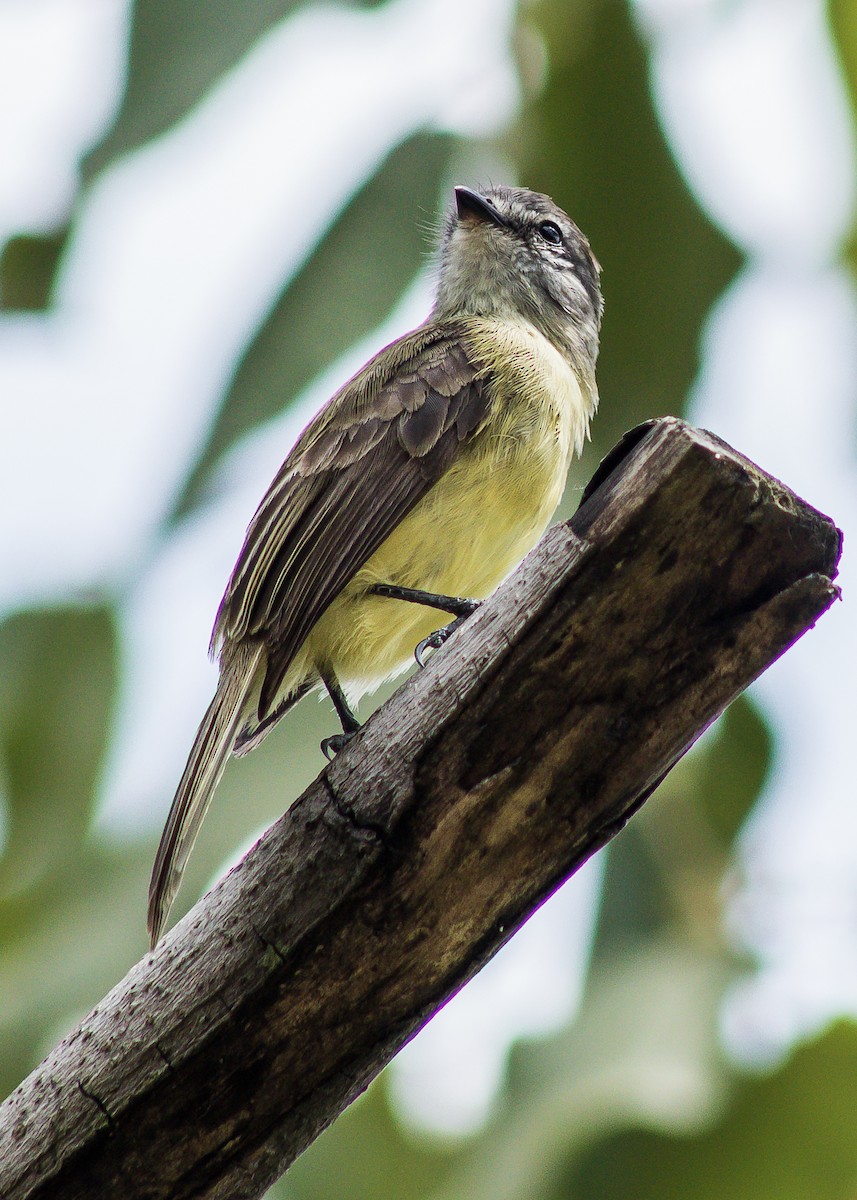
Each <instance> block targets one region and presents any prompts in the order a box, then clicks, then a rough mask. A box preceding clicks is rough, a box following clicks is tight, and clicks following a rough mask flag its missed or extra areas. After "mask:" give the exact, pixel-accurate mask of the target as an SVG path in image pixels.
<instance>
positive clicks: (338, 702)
mask: <svg viewBox="0 0 857 1200" xmlns="http://www.w3.org/2000/svg"><path fill="white" fill-rule="evenodd" d="M319 674H320V675H321V681H322V683H323V684H324V686H325V687H326V688H327V692H328V695H329V696H330V698H331V700H332V701H333V707H334V708H335V709H336V715H337V716H338V717H339V720H340V722H341V723H342V733H336V734H334V736H333V737H329V738H325V739H324V741H323V742H322V743H321V751H322V754H324V755H325V757H326V758H330V759H332V758H333V756H334V754H338V753H339V751H340V750H341V749H342V748H343V746H347V745H348V743H349V742H350V741H351V739H352V738H353V737H354V735H355V733H356V732H357V730H358V729H359V728H360V722H359V721H358V720H357V718H356V717H355V715H354V713H353V712H352V711H351V709H350V707H349V705H348V701H347V700H346V699H345V693H344V692H343V690H342V688H341V687H340V686H339V680H338V679H337V678H336V675H335V674H334V671H333V668H332V667H323V668H322V669H321V670H320V671H319Z"/></svg>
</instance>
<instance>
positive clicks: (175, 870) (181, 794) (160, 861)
mask: <svg viewBox="0 0 857 1200" xmlns="http://www.w3.org/2000/svg"><path fill="white" fill-rule="evenodd" d="M261 655H262V649H261V647H260V646H253V647H241V648H240V649H239V650H238V652H237V653H236V654H235V655H234V656H233V657H232V658H231V660H230V661H229V662H227V663H224V664H223V669H222V670H221V673H220V681H219V683H218V685H217V691H216V692H215V694H214V699H213V700H212V702H211V704H209V706H208V710H207V711H206V714H205V716H204V717H203V718H202V722H201V724H200V727H199V729H198V730H197V734H196V737H195V739H194V743H193V746H192V747H191V752H190V756H189V757H188V760H187V766H186V767H185V769H184V774H183V775H182V777H181V779H180V781H179V786H178V788H177V790H176V794H175V798H174V800H173V803H172V807H171V808H170V815H169V816H168V817H167V823H166V825H165V827H164V832H163V834H162V835H161V844H160V845H159V846H158V853H157V855H156V856H155V865H154V867H153V869H152V881H151V883H150V884H149V919H148V924H149V936H150V938H151V944H152V947H153V948H154V947H155V945H157V942H158V939H159V938H160V936H161V932H162V930H163V927H164V923H165V921H166V919H167V914H168V913H169V911H170V905H171V904H172V902H173V899H174V898H175V894H176V892H177V891H178V888H179V884H180V883H181V877H182V875H183V873H184V869H185V865H186V863H187V860H188V855H189V854H190V852H191V849H192V847H193V844H194V842H195V841H196V836H197V834H198V833H199V828H200V826H201V825H202V820H203V817H204V816H205V813H206V810H207V809H208V805H209V803H210V801H211V797H212V795H213V793H214V789H215V788H216V787H217V784H218V782H219V780H220V777H221V775H222V774H223V771H224V768H225V767H226V763H227V761H228V759H229V754H230V751H231V750H232V747H233V745H234V743H235V738H236V735H237V733H238V730H239V728H240V726H241V722H242V720H243V718H244V716H245V713H246V709H247V702H248V698H249V695H250V692H251V690H252V688H253V684H254V681H255V679H256V674H257V671H258V668H259V662H260V659H261Z"/></svg>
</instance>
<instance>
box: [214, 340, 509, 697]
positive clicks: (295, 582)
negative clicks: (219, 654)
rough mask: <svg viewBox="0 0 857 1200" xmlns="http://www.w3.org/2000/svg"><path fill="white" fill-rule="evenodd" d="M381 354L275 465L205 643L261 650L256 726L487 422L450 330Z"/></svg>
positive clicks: (477, 386)
mask: <svg viewBox="0 0 857 1200" xmlns="http://www.w3.org/2000/svg"><path fill="white" fill-rule="evenodd" d="M382 355H383V356H384V357H383V359H382V361H381V363H380V364H379V360H378V358H376V359H374V360H372V361H370V362H369V363H368V364H367V366H366V367H364V368H363V370H362V371H360V372H359V373H358V374H357V375H356V376H355V377H354V378H353V379H352V380H351V381H350V382H349V383H347V384H346V385H345V387H344V388H343V389H342V390H341V391H340V392H338V393H337V394H336V395H335V396H334V397H333V399H332V400H331V401H330V402H329V404H328V405H327V406H326V407H325V408H324V409H323V410H322V411H321V413H319V415H318V416H317V417H316V418H315V420H314V421H313V422H312V423H311V424H310V425H309V426H308V427H307V429H306V430H305V432H304V433H303V435H302V436H301V438H300V439H299V441H298V443H297V444H296V446H295V448H294V449H293V450H292V452H291V454H289V456H288V458H287V459H286V461H285V462H284V463H283V465H282V467H281V468H280V470H279V472H278V473H277V476H276V478H275V479H274V481H273V483H272V484H271V487H270V488H269V489H268V492H267V494H266V495H265V497H264V499H263V500H262V503H261V504H260V505H259V508H258V509H257V511H256V515H255V516H254V517H253V520H252V521H251V523H250V526H249V528H248V530H247V537H246V539H245V541H244V546H243V548H242V550H241V554H240V556H239V558H238V562H237V564H236V566H235V570H234V571H233V573H232V578H231V579H230V581H229V584H228V586H227V589H226V593H225V595H224V597H223V600H222V602H221V605H220V610H219V612H218V614H217V620H216V622H215V626H214V634H213V637H212V645H213V646H216V645H218V644H220V645H223V646H225V645H226V644H227V643H230V642H231V643H234V642H235V641H236V640H240V639H242V638H245V637H258V638H261V639H262V640H263V641H264V642H265V643H266V644H267V646H268V669H267V674H266V677H265V682H264V685H263V687H262V693H261V696H260V700H259V718H260V720H261V719H263V718H264V716H265V713H266V712H267V711H268V709H269V708H270V706H271V704H272V703H273V701H274V698H275V697H276V694H277V692H278V690H279V688H280V686H281V684H282V681H283V678H284V677H285V674H286V672H287V670H288V667H289V664H290V663H291V661H292V659H293V658H294V655H295V654H296V653H297V651H298V649H299V648H300V646H301V644H302V643H303V641H304V640H305V639H306V637H307V635H308V634H309V632H310V630H311V629H312V627H313V625H314V624H315V623H316V621H317V620H318V619H319V617H320V616H321V615H322V613H323V612H324V611H325V609H326V608H327V607H328V605H329V604H330V603H331V602H332V601H333V600H334V599H335V597H336V596H337V595H338V594H339V592H341V591H342V589H343V587H345V585H346V584H347V583H348V581H349V580H350V579H351V578H352V577H353V576H354V574H355V573H356V572H357V571H358V570H359V569H360V567H361V566H362V565H363V564H364V563H365V562H366V561H367V560H368V559H369V558H371V556H372V554H373V553H374V552H375V551H376V550H377V549H378V547H379V546H380V545H381V543H382V542H383V541H384V540H385V539H386V538H387V536H388V535H389V534H390V533H391V532H392V530H393V529H395V527H396V526H397V525H398V524H399V522H400V521H401V520H402V519H403V518H404V517H405V516H406V514H407V513H408V512H410V510H411V509H412V508H413V507H414V505H415V504H416V503H417V501H418V500H419V499H420V498H421V497H422V496H424V495H425V493H426V492H427V491H428V490H429V488H430V487H431V486H432V485H433V484H434V483H435V482H436V480H437V479H439V478H440V476H441V475H442V474H443V473H444V471H446V469H447V467H448V466H449V464H450V463H451V461H452V459H453V457H454V455H455V451H456V449H457V447H458V446H459V445H460V443H461V442H462V441H464V440H465V439H467V438H468V437H470V436H471V435H472V434H473V432H474V431H475V430H476V429H477V428H478V427H479V426H480V425H481V424H482V422H483V421H484V419H485V416H486V412H487V406H488V389H487V386H486V384H485V382H484V380H483V378H482V376H481V374H480V371H479V368H478V366H477V365H476V364H475V363H473V362H471V360H470V359H469V358H468V356H467V354H466V352H465V350H464V348H463V346H462V344H461V340H460V333H459V330H458V328H457V327H456V326H454V325H446V326H443V327H440V328H438V327H437V326H434V327H431V328H428V329H426V328H423V329H420V330H417V331H415V332H414V333H412V334H409V335H408V336H407V337H406V338H403V339H402V340H401V341H399V342H397V343H393V345H392V346H390V347H387V350H386V351H384V352H382ZM380 357H381V356H379V358H380Z"/></svg>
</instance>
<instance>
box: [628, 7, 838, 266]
mask: <svg viewBox="0 0 857 1200" xmlns="http://www.w3.org/2000/svg"><path fill="white" fill-rule="evenodd" d="M638 7H639V8H640V9H641V10H642V11H643V16H644V18H645V17H648V23H649V24H650V26H651V29H652V30H653V31H654V33H655V40H654V43H653V56H652V79H653V92H654V97H655V102H656V105H657V108H658V111H659V114H660V117H661V120H662V121H663V122H664V125H665V127H666V129H667V130H668V132H669V137H670V141H671V143H672V146H673V149H674V151H675V153H676V155H677V157H678V159H679V162H680V164H681V166H682V169H683V170H684V172H685V174H686V176H687V178H688V180H689V182H690V184H691V186H692V187H693V189H694V191H695V192H696V194H697V196H698V197H699V198H700V200H701V202H702V204H703V206H704V207H705V208H706V209H707V210H708V212H709V213H710V215H711V216H712V217H713V219H714V220H715V221H716V222H717V223H718V224H719V225H720V226H721V227H722V228H723V229H724V230H725V231H726V232H727V233H728V234H729V235H730V236H731V237H732V238H733V239H734V240H735V241H736V242H737V243H738V245H740V246H742V247H743V248H744V249H746V250H747V251H749V252H750V253H753V254H764V255H766V256H768V257H771V256H776V257H778V258H781V259H785V260H786V261H788V262H789V263H794V262H795V261H796V259H799V260H802V261H804V262H812V261H819V260H820V259H823V258H825V257H827V256H830V255H832V254H834V253H835V250H836V247H837V244H838V242H839V240H840V239H841V237H842V236H843V234H844V232H845V231H846V230H847V228H848V227H849V224H850V218H851V212H852V209H853V205H854V196H855V175H854V145H853V137H854V135H853V131H852V128H851V120H850V116H849V113H848V109H847V104H846V99H845V93H844V85H843V83H842V80H841V79H840V76H839V73H838V70H837V69H836V67H835V65H834V62H833V57H832V50H831V47H830V44H829V33H828V30H827V25H826V16H825V11H824V6H823V5H822V4H820V3H818V0H743V2H739V3H723V2H722V0H717V2H714V0H710V2H709V3H706V4H703V3H699V2H698V3H696V4H693V5H691V6H689V7H685V8H684V10H683V11H682V10H681V6H677V7H675V8H674V7H673V5H672V4H670V3H666V4H665V3H664V0H639V3H638Z"/></svg>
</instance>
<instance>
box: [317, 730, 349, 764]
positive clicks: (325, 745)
mask: <svg viewBox="0 0 857 1200" xmlns="http://www.w3.org/2000/svg"><path fill="white" fill-rule="evenodd" d="M356 732H357V730H356V729H349V730H348V731H347V732H343V733H335V734H334V735H333V737H329V738H325V739H324V741H323V742H322V743H321V752H322V754H323V755H324V757H325V758H327V759H329V760H330V762H333V756H334V755H335V754H338V753H339V751H340V750H344V749H345V747H346V746H347V745H348V743H349V742H350V741H351V739H352V738H353V737H354V735H355V733H356Z"/></svg>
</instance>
